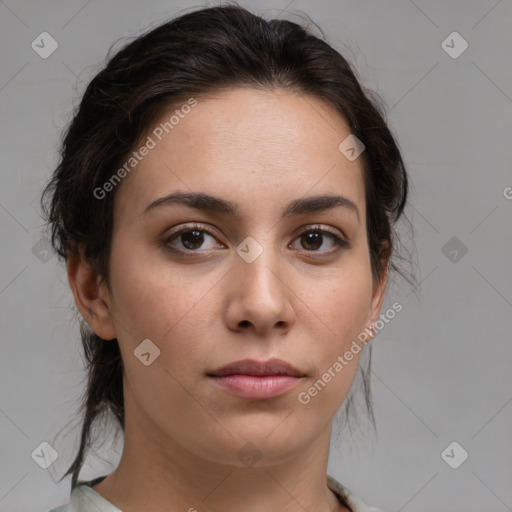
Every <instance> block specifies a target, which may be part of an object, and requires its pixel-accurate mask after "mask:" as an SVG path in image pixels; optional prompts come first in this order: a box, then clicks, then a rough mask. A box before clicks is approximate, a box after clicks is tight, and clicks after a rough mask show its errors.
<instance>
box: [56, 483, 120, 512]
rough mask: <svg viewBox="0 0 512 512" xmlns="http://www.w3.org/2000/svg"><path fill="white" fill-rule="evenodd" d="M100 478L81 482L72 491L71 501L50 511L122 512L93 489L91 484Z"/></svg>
mask: <svg viewBox="0 0 512 512" xmlns="http://www.w3.org/2000/svg"><path fill="white" fill-rule="evenodd" d="M103 478H104V477H103ZM98 480H99V479H97V480H93V481H91V482H79V483H78V485H77V486H76V487H75V488H74V489H73V490H72V491H71V495H70V498H69V503H68V504H66V505H61V506H60V507H57V508H54V509H52V510H50V511H49V512H122V511H121V510H119V509H118V508H117V507H115V506H114V505H112V503H110V502H109V501H107V500H106V499H105V498H104V497H103V496H101V495H100V494H98V493H97V492H96V491H95V490H94V489H92V485H91V484H93V485H94V483H96V482H97V481H98Z"/></svg>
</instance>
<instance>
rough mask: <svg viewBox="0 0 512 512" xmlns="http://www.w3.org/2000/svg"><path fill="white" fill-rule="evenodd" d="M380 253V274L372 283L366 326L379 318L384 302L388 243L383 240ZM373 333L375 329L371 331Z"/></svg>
mask: <svg viewBox="0 0 512 512" xmlns="http://www.w3.org/2000/svg"><path fill="white" fill-rule="evenodd" d="M382 247H383V248H382V250H381V254H384V256H382V257H381V260H380V261H381V268H382V274H381V276H380V278H379V280H378V281H377V282H375V283H374V285H373V294H372V301H371V305H370V311H369V313H368V318H367V323H366V327H368V326H370V325H372V326H375V322H376V321H377V320H378V319H379V315H380V310H381V308H382V303H383V302H384V295H385V293H386V284H387V281H388V262H389V244H388V243H387V242H383V244H382ZM373 332H374V333H375V331H373Z"/></svg>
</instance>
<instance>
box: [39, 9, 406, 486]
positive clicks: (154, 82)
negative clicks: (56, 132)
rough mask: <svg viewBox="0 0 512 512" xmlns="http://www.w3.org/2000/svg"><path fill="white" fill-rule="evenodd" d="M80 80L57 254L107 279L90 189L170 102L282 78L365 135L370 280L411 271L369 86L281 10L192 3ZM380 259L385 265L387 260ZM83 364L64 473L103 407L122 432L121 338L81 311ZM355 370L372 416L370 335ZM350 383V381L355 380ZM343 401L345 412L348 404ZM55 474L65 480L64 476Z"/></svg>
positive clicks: (63, 171) (60, 201) (76, 465)
mask: <svg viewBox="0 0 512 512" xmlns="http://www.w3.org/2000/svg"><path fill="white" fill-rule="evenodd" d="M111 52H112V48H111V49H110V51H109V55H108V56H107V59H108V60H107V63H106V65H105V67H104V68H103V69H102V70H101V71H100V72H99V73H97V74H96V76H95V77H94V78H93V79H92V81H91V82H90V83H89V85H88V86H87V88H86V90H85V93H84V94H83V97H82V99H81V102H80V104H79V105H77V107H76V108H75V111H74V113H73V118H72V120H71V122H70V123H69V126H68V127H67V129H66V130H65V132H63V135H62V140H61V147H60V152H59V156H60V160H59V163H58V166H57V167H56V169H55V170H54V172H53V175H52V177H51V179H50V180H49V183H48V184H47V185H46V187H45V189H44V191H43V193H42V196H41V205H42V208H43V215H44V219H45V221H46V222H47V227H50V228H51V243H52V246H53V248H54V249H55V251H56V252H57V254H58V256H59V260H60V261H62V260H63V261H67V259H68V256H69V255H70V254H77V253H78V252H80V253H83V257H84V259H85V260H86V261H87V262H88V263H89V264H90V265H91V266H92V267H93V268H94V269H95V270H96V271H97V272H98V274H99V275H100V277H101V282H105V283H106V285H107V287H108V288H109V289H110V287H109V259H110V249H111V238H112V225H113V203H114V197H115V191H112V192H111V193H109V194H106V197H104V198H103V199H102V200H99V199H97V198H96V197H95V196H94V195H93V191H94V190H95V189H96V188H97V187H101V186H102V185H103V184H104V183H105V182H106V181H107V180H108V179H109V178H110V177H111V176H112V175H113V173H114V171H115V170H116V169H118V168H119V167H120V166H121V165H123V162H125V161H126V160H127V158H129V156H130V154H131V152H132V151H134V149H136V147H137V144H138V143H139V142H140V141H141V140H142V138H143V137H144V136H145V135H146V134H147V133H148V132H149V130H150V129H151V126H152V123H154V122H155V120H156V119H157V118H158V116H160V115H161V114H162V113H163V112H164V111H166V109H168V108H170V107H171V106H174V105H179V104H180V103H182V102H184V101H185V100H186V99H187V98H190V97H191V96H194V97H201V95H207V94H208V93H213V92H218V91H223V90H231V89H234V88H239V87H252V88H257V89H263V90H276V89H286V90H289V91H292V92H296V93H297V94H304V95H309V96H312V97H315V98H318V99H321V100H323V101H325V102H326V103H327V104H328V105H331V106H332V107H334V108H335V109H336V111H337V112H339V114H340V115H341V116H342V117H343V119H344V120H345V121H346V122H347V123H348V125H349V127H350V130H351V132H352V133H353V134H354V135H355V136H356V137H357V138H358V139H359V140H361V141H362V142H363V143H364V145H365V150H364V152H363V153H362V154H361V155H360V158H361V162H362V166H363V169H364V184H365V198H366V219H367V224H366V228H367V233H368V250H369V255H370V262H371V272H372V277H373V279H374V280H377V279H379V278H380V277H381V276H382V275H383V273H384V272H385V271H386V270H387V269H389V270H390V271H392V272H397V273H399V274H401V275H402V276H403V277H404V278H405V279H406V280H407V281H408V282H409V283H411V276H410V275H409V276H408V275H406V274H405V273H404V271H403V270H402V269H401V268H400V267H399V266H398V265H397V264H396V262H395V261H394V260H395V259H396V258H399V259H404V258H402V257H401V256H400V255H398V254H396V250H395V242H396V241H397V240H398V238H397V233H396V232H395V230H394V228H393V226H394V224H395V223H396V222H397V221H398V219H399V218H400V216H401V215H402V213H403V210H404V207H405V204H406V200H407V193H408V178H407V173H406V170H405V166H404V163H403V161H402V157H401V154H400V151H399V148H398V145H397V142H396V141H395V139H394V137H393V135H392V133H391V132H390V129H389V128H388V126H387V124H386V121H385V119H384V116H385V114H384V109H383V108H382V106H381V105H379V103H378V101H377V95H376V94H375V93H372V92H371V91H369V90H367V89H363V87H362V86H361V85H360V84H359V81H358V79H357V78H356V71H355V70H354V69H353V68H352V67H351V65H350V64H349V62H347V60H345V58H344V57H343V56H342V55H341V54H340V53H339V52H338V51H336V50H335V49H334V48H333V47H331V46H330V45H329V44H328V43H327V42H326V41H324V40H323V39H321V38H319V37H316V36H315V35H313V33H311V31H310V30H309V28H308V27H303V26H301V25H299V24H297V23H293V22H291V21H288V20H284V19H270V20H266V19H264V18H262V17H260V16H257V15H254V14H252V13H251V12H249V11H248V10H246V9H244V8H242V7H240V6H237V5H223V6H220V5H219V6H217V7H210V8H203V9H199V10H195V11H192V12H189V13H186V14H184V15H181V16H180V17H176V18H174V19H171V20H169V21H166V22H165V23H163V24H161V25H159V26H157V27H156V28H154V29H152V30H150V31H147V32H146V33H145V34H143V35H141V36H139V37H137V38H135V39H134V40H133V41H131V42H130V43H129V44H126V45H125V46H124V47H122V48H121V49H120V50H119V51H118V52H117V53H116V54H114V55H113V56H112V57H111V56H110V53H111ZM386 267H387V269H386ZM80 333H81V338H82V344H83V347H84V354H85V357H86V361H87V362H86V365H87V389H86V392H85V393H84V395H83V397H82V402H81V406H80V414H81V415H82V417H83V419H82V429H81V436H80V446H79V449H78V453H77V454H76V458H75V459H74V461H73V463H72V465H71V466H70V467H69V469H68V471H67V472H66V473H65V474H64V476H63V477H62V478H64V477H66V476H67V475H70V474H71V475H72V481H71V486H72V488H74V487H75V486H76V485H77V480H78V476H79V473H80V470H81V468H82V465H83V464H84V462H85V457H86V454H87V450H88V449H89V448H90V447H91V428H92V425H93V423H94V421H95V420H96V419H99V418H101V417H103V416H104V415H106V416H108V417H111V418H115V419H116V420H117V424H118V426H120V427H121V429H122V431H123V433H124V400H123V361H122V359H121V354H120V350H119V344H118V341H117V339H115V340H110V341H106V340H103V339H102V338H100V337H99V336H97V335H96V334H95V333H94V332H92V330H91V329H90V327H89V326H88V325H87V323H86V322H85V321H84V320H83V318H81V319H80ZM365 350H368V351H369V352H370V355H369V359H368V367H367V369H366V371H365V370H364V369H363V368H362V365H361V366H360V368H359V370H360V371H361V374H362V376H363V388H364V396H365V402H366V406H367V410H368V413H369V416H370V418H371V419H372V422H373V424H374V425H375V420H374V416H373V409H372V404H371V395H370V381H369V371H370V360H371V346H370V345H368V346H366V347H365ZM351 393H352V390H351ZM352 402H353V400H352V395H351V394H350V396H348V397H347V398H346V400H345V402H344V407H345V409H344V412H345V413H347V416H348V410H349V408H350V407H351V405H352ZM62 478H61V480H62Z"/></svg>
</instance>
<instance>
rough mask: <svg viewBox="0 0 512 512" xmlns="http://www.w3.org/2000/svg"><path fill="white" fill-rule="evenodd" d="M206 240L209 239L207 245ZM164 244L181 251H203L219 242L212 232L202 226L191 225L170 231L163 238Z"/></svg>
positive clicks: (214, 246) (216, 245)
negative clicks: (170, 232) (169, 233)
mask: <svg viewBox="0 0 512 512" xmlns="http://www.w3.org/2000/svg"><path fill="white" fill-rule="evenodd" d="M208 240H210V244H209V246H208V244H207V243H208ZM164 244H165V245H166V246H168V247H170V248H171V249H176V250H177V251H181V252H200V250H201V251H203V250H208V249H214V248H216V247H218V245H219V242H217V239H216V238H215V237H214V236H213V234H212V233H211V232H210V231H209V230H207V229H205V228H204V227H203V226H200V225H191V226H183V227H182V228H180V229H178V230H177V231H175V232H174V233H172V234H171V235H170V236H168V237H167V238H166V239H165V241H164ZM205 244H206V247H205ZM220 245H221V244H220Z"/></svg>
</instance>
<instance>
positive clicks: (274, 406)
mask: <svg viewBox="0 0 512 512" xmlns="http://www.w3.org/2000/svg"><path fill="white" fill-rule="evenodd" d="M197 99H198V104H197V106H196V107H195V108H193V109H192V110H191V112H190V113H189V114H188V115H187V116H185V117H184V119H181V120H180V122H179V124H178V125H176V126H175V127H174V129H173V130H172V131H171V132H170V133H169V134H166V135H165V136H164V137H163V140H162V141H161V142H159V143H158V144H157V146H156V147H155V148H154V149H152V150H151V151H150V152H149V154H148V155H147V156H145V157H144V159H143V160H142V161H141V162H140V163H139V164H138V166H137V167H136V168H135V169H133V170H132V172H131V173H130V174H129V175H127V176H126V177H125V178H124V179H123V181H122V182H121V183H120V184H119V185H118V186H117V189H116V191H115V194H116V195H115V203H114V228H113V238H112V253H111V260H110V272H111V276H110V278H111V279H110V287H107V286H106V285H104V284H102V285H99V284H98V283H99V276H98V275H97V274H96V273H95V272H94V271H93V269H92V267H91V266H89V265H88V264H87V263H86V262H85V261H84V260H83V259H82V258H80V257H79V256H71V257H70V258H69V261H68V278H69V283H70V286H71V289H72V291H73V294H74V297H75V301H76V304H77V306H78V308H79V309H80V311H81V313H82V315H83V316H84V318H85V320H86V321H87V322H88V324H89V326H90V327H91V328H92V329H93V331H94V332H95V333H96V334H98V335H99V336H100V337H101V338H103V339H105V340H112V339H114V338H117V339H118V341H119V344H120V348H121V353H122V358H123V362H124V366H125V375H124V397H125V411H126V425H125V445H124V451H123V455H122V458H121V461H120V463H119V466H118V467H117V469H116V470H115V471H114V472H113V473H111V474H110V475H109V476H108V477H107V478H106V479H105V480H104V481H103V482H101V483H100V484H98V485H96V486H95V487H94V490H95V491H96V492H98V493H99V494H101V495H102V496H103V497H105V498H106V499H107V500H109V501H110V502H111V503H113V504H114V505H116V506H117V507H119V508H120V509H122V510H123V511H124V512H132V511H136V510H138V511H140V510H145V511H146V512H152V511H154V512H157V511H161V510H171V511H174V510H175V511H178V510H180V511H183V510H189V509H190V508H191V507H194V508H195V509H196V510H198V511H201V510H210V511H215V512H216V511H219V512H220V511H226V510H237V509H239V510H245V511H247V512H252V511H261V510H267V511H287V512H292V511H293V512H295V511H297V512H299V511H300V512H303V511H304V510H307V511H310V512H313V511H315V512H327V511H333V510H338V511H339V510H346V509H344V508H342V507H341V505H340V504H339V502H338V500H337V499H336V497H335V495H334V494H333V493H332V491H330V490H329V489H328V488H327V484H326V472H327V462H328V455H329V443H330V436H331V421H332V419H333V417H334V415H335V414H336V412H337V411H338V409H339V408H340V406H341V405H342V403H343V401H344V399H345V397H346V396H347V394H348V392H349V390H350V386H351V384H352V381H353V378H354V376H355V373H356V370H357V366H358V360H359V354H358V355H355V356H354V358H353V359H352V361H350V362H349V363H348V364H347V365H346V366H345V367H344V368H343V370H342V371H340V372H339V373H337V374H336V377H335V378H333V379H332V380H331V382H329V383H328V384H327V385H326V386H325V387H324V389H323V390H322V391H321V392H319V393H318V394H317V395H316V396H315V397H313V398H312V399H311V401H310V402H309V403H308V404H306V405H303V404H301V403H300V402H299V401H298V399H297V396H298V394H299V393H300V392H301V391H307V390H308V388H310V387H311V386H312V385H313V383H315V382H316V381H317V380H318V379H319V378H321V376H322V374H323V373H324V372H326V371H327V369H328V368H329V367H331V366H332V365H333V363H334V362H335V361H336V359H337V357H338V356H340V355H343V354H344V353H345V352H346V351H347V350H348V349H349V347H350V345H351V343H352V342H353V340H355V339H356V337H357V335H358V334H359V333H361V332H362V331H363V330H364V329H365V328H366V327H367V326H369V325H371V324H372V320H374V319H376V318H378V316H379V311H380V308H381V305H382V301H383V296H384V291H385V285H386V279H387V275H386V273H384V275H383V277H382V279H381V280H380V281H377V282H374V281H373V279H372V275H371V270H370V257H369V252H368V241H367V232H366V215H365V210H366V206H365V196H364V182H363V170H362V163H361V159H360V158H358V159H356V160H355V161H349V160H348V159H347V158H345V156H344V155H343V154H342V153H341V152H340V151H339V150H338V145H339V144H340V142H341V141H342V140H343V139H344V138H345V137H347V136H348V135H349V134H350V129H349V127H348V125H347V124H346V123H345V121H344V119H343V118H342V117H341V116H340V115H339V113H338V112H336V111H335V110H334V109H333V108H332V107H331V106H330V105H328V104H326V103H324V102H322V101H321V100H318V99H315V98H313V97H310V96H302V95H298V94H297V93H292V92H290V91H284V90H274V91H271V92H270V91H260V90H255V89H251V88H242V89H236V90H231V91H224V92H219V93H216V94H214V95H209V96H208V97H201V98H197ZM171 114H172V110H171V111H169V112H168V111H166V112H163V113H162V119H161V120H159V122H160V121H165V120H167V119H169V117H170V115H171ZM176 191H182V192H204V193H207V194H211V195H214V196H217V197H220V198H223V199H226V200H229V201H232V202H234V203H238V205H239V208H240V216H239V217H237V218H235V217H233V216H231V215H227V214H223V213H212V212H207V211H200V210H196V209H194V208H192V207H190V206H185V205H168V206H164V207H160V208H154V209H152V210H150V211H149V212H148V213H146V214H141V212H142V211H143V210H144V208H145V207H146V206H147V205H148V204H149V203H150V202H152V201H154V200H155V199H158V198H160V197H162V196H165V195H167V194H169V193H171V192H176ZM110 193H113V192H110ZM323 194H331V195H332V194H340V195H343V196H345V197H347V198H349V199H351V200H352V201H353V202H354V203H355V204H356V205H357V208H358V211H359V215H360V219H359V221H358V218H357V216H356V215H355V214H354V213H353V212H351V211H350V210H349V209H347V208H333V209H330V210H326V211H320V212H313V213H311V212H310V213H305V214H300V215H295V216H291V217H289V218H285V219H283V218H282V217H281V211H282V209H283V208H284V207H285V206H286V205H287V204H288V203H289V202H290V201H292V200H296V199H300V198H303V197H310V196H313V195H323ZM191 222H196V223H199V224H201V225H202V226H204V228H205V229H209V230H210V231H211V233H212V234H208V233H206V232H203V235H204V239H203V241H202V245H201V242H194V239H193V238H191V237H190V233H189V234H188V236H187V234H184V235H183V234H182V236H181V237H180V236H178V237H177V238H176V239H174V241H171V242H167V244H166V238H168V237H169V236H170V235H171V234H172V233H173V231H175V230H176V228H178V227H182V226H184V225H185V224H187V223H191ZM317 224H320V225H321V226H320V227H321V228H322V229H327V230H329V229H330V230H332V232H333V233H335V234H337V235H339V236H341V237H345V238H346V239H347V240H348V241H349V243H350V247H349V248H340V249H339V250H337V251H336V245H335V244H334V243H333V239H332V238H331V237H330V236H329V234H324V236H323V241H322V240H320V241H318V242H311V241H310V240H309V241H308V239H307V238H306V237H301V236H300V232H299V229H300V228H301V227H304V228H307V227H311V226H315V225H317ZM247 236H251V237H253V238H254V239H255V240H256V241H257V242H258V243H259V244H260V245H261V246H262V247H263V252H262V254H261V255H260V256H259V257H258V258H256V260H254V261H253V262H252V263H247V262H246V261H245V260H244V259H242V258H241V257H240V256H239V255H238V254H237V252H236V248H237V247H238V246H239V245H240V244H241V242H242V241H243V240H244V239H245V238H246V237H247ZM194 243H195V244H196V245H194ZM315 244H316V245H315ZM169 247H174V248H175V249H176V251H175V252H172V251H171V250H170V249H169ZM191 247H192V248H191ZM180 249H181V251H182V252H181V253H179V252H178V251H179V250H180ZM187 251H188V252H187ZM194 251H195V252H194ZM180 254H181V255H180ZM187 255H188V256H189V257H188V258H187V257H186V256H187ZM322 255H323V256H322ZM386 268H387V267H386ZM145 339H150V340H151V341H152V343H154V345H156V346H157V347H158V348H159V350H160V356H159V357H158V358H156V359H155V360H154V361H153V362H152V363H151V364H150V365H148V366H146V365H144V364H142V363H141V361H140V360H139V359H138V358H137V357H136V356H135V355H134V350H135V349H136V348H137V346H138V345H139V344H140V343H141V342H142V340H145ZM106 343H108V341H106ZM271 357H277V358H280V359H283V360H285V361H288V362H289V363H291V364H293V365H294V366H295V367H297V368H299V369H300V370H301V371H302V372H303V373H305V374H306V377H304V378H303V379H302V380H301V381H300V382H299V384H298V385H297V386H296V387H295V388H293V389H292V390H289V391H288V392H286V393H285V394H284V395H282V396H280V397H277V398H273V399H267V400H247V399H242V398H238V397H235V396H233V395H231V394H228V393H227V392H225V391H223V390H220V389H219V388H218V387H217V386H215V385H214V384H213V383H212V380H211V379H210V378H209V377H207V375H206V373H207V372H211V371H213V370H214V369H216V368H218V367H220V366H223V365H225V364H227V363H229V362H232V361H236V360H240V359H245V358H253V359H256V360H260V361H265V360H267V359H269V358H271ZM290 434H292V435H290ZM248 442H251V443H252V444H254V445H255V446H256V447H257V450H258V451H259V453H260V454H261V459H260V460H259V461H258V462H257V464H256V465H254V466H252V467H249V466H247V465H246V464H244V463H243V462H242V461H241V460H240V459H239V458H238V457H237V453H238V452H239V450H241V449H242V448H243V447H244V446H245V445H246V444H247V443H248Z"/></svg>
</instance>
